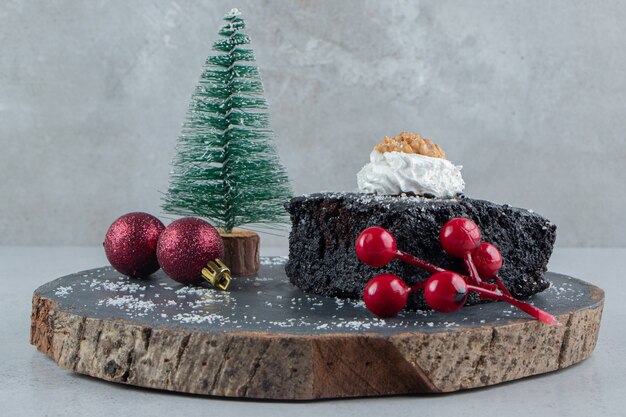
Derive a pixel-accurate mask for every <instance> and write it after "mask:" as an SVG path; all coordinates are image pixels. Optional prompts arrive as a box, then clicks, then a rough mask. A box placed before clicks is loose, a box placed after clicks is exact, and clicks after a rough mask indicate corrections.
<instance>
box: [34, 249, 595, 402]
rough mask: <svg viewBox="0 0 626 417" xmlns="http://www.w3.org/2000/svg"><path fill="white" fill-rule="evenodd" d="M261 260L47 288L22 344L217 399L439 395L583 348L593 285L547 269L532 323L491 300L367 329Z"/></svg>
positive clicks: (548, 363) (355, 308)
mask: <svg viewBox="0 0 626 417" xmlns="http://www.w3.org/2000/svg"><path fill="white" fill-rule="evenodd" d="M284 262H285V259H284V258H263V259H262V262H261V263H262V266H261V269H260V271H259V273H258V275H257V276H254V277H249V278H234V280H233V282H232V284H231V288H232V291H230V292H222V291H218V290H214V289H211V288H208V287H185V286H182V285H179V284H177V283H176V282H174V281H172V280H170V279H168V278H167V277H166V276H165V275H164V274H163V273H162V272H161V271H159V272H157V273H156V274H154V275H153V276H152V277H150V278H149V279H132V278H127V277H124V276H121V275H120V274H118V273H117V272H115V271H114V270H112V269H111V268H110V267H105V268H100V269H94V270H89V271H85V272H80V273H77V274H73V275H69V276H66V277H63V278H59V279H57V280H54V281H52V282H49V283H48V284H45V285H43V286H41V287H40V288H38V289H37V290H36V291H35V293H34V295H33V310H32V320H31V339H30V340H31V343H32V344H33V345H35V346H36V347H37V349H39V350H40V351H41V352H43V353H45V354H47V355H49V356H50V357H51V358H52V359H53V360H54V361H55V362H56V363H57V364H58V365H59V366H60V367H61V368H64V369H68V370H72V371H75V372H79V373H82V374H87V375H91V376H94V377H97V378H102V379H105V380H107V381H115V382H120V383H125V384H131V385H137V386H142V387H150V388H158V389H164V390H171V391H178V392H186V393H194V394H203V395H215V396H228V397H246V398H266V399H282V400H286V399H288V400H308V399H317V398H338V397H359V396H380V395H394V394H407V393H440V392H450V391H457V390H462V389H467V388H474V387H482V386H486V385H493V384H498V383H500V382H504V381H510V380H514V379H518V378H523V377H526V376H529V375H536V374H540V373H544V372H550V371H554V370H557V369H561V368H566V367H568V366H570V365H572V364H574V363H577V362H579V361H581V360H583V359H585V358H587V357H588V356H589V355H590V354H591V352H592V351H593V349H594V347H595V344H596V340H597V337H598V331H599V326H600V318H601V314H602V308H603V304H604V293H603V291H602V290H601V289H599V288H597V287H594V286H592V285H590V284H587V283H585V282H583V281H580V280H578V279H575V278H571V277H567V276H564V275H559V274H554V273H548V275H547V278H548V279H549V280H550V281H551V282H552V286H551V287H550V288H549V289H548V290H546V291H545V292H543V293H542V294H538V295H537V296H535V297H534V298H533V299H532V301H533V302H534V303H535V304H536V305H537V306H539V307H541V308H544V309H546V310H547V311H549V312H551V313H553V314H554V315H555V316H557V317H558V320H559V321H560V322H561V323H562V324H563V325H562V326H560V327H550V326H546V325H544V324H542V323H540V322H538V321H536V320H533V319H531V318H529V317H527V316H526V315H524V314H523V313H521V312H520V311H518V310H516V309H515V308H513V307H511V306H509V305H508V304H504V303H489V304H484V305H478V306H472V307H465V308H463V309H461V310H460V311H458V312H456V313H452V314H447V315H444V314H440V313H434V312H403V313H402V314H401V315H400V316H398V317H395V318H392V319H386V320H381V319H378V318H376V317H374V316H372V315H371V314H370V313H369V312H368V311H367V309H366V308H365V306H364V305H363V303H362V302H356V301H350V300H341V299H336V298H324V297H320V296H315V295H308V294H305V293H303V292H301V291H300V290H298V289H297V288H295V287H293V286H292V285H291V284H290V283H289V282H288V280H287V278H286V276H285V274H284V267H283V264H284Z"/></svg>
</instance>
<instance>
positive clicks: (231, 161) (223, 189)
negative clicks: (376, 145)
mask: <svg viewBox="0 0 626 417" xmlns="http://www.w3.org/2000/svg"><path fill="white" fill-rule="evenodd" d="M224 20H225V21H226V22H227V23H226V24H225V25H224V26H223V27H222V28H221V30H220V31H219V34H220V35H221V36H222V37H223V38H222V39H219V40H218V41H217V42H215V43H214V44H213V50H214V51H216V52H217V53H218V54H216V55H213V56H209V57H208V58H207V60H206V63H205V68H204V71H203V72H202V75H201V78H200V83H199V84H198V86H197V87H196V89H195V92H194V93H193V95H192V99H191V103H190V105H189V109H188V111H187V117H186V120H185V122H184V124H183V128H182V132H181V134H180V136H179V138H178V142H177V145H176V156H175V157H174V160H173V162H172V165H173V170H172V173H171V175H170V185H169V189H168V191H167V193H166V194H165V197H164V201H163V205H162V207H163V210H165V211H166V212H168V213H171V214H177V215H185V216H189V215H191V216H199V217H204V218H207V219H209V220H211V221H212V222H213V223H214V224H215V225H216V226H219V227H222V228H223V229H224V231H225V232H226V233H230V232H231V231H232V229H233V228H235V227H237V226H241V225H244V224H253V223H255V224H259V223H283V222H285V221H286V214H285V210H284V208H283V203H284V202H285V201H286V200H287V199H289V198H290V197H291V195H292V192H291V188H290V185H289V179H288V177H287V173H286V171H285V168H284V167H283V166H282V165H281V163H280V160H279V158H278V155H277V152H276V149H275V147H274V145H273V142H272V136H273V132H272V130H271V128H270V123H269V117H268V113H267V109H268V106H267V102H266V101H265V99H264V98H263V84H262V82H261V76H260V74H259V70H258V69H257V68H256V67H255V66H253V65H251V63H252V62H253V61H254V54H253V51H252V49H250V48H248V47H246V45H248V44H249V43H250V38H249V37H248V35H245V34H244V33H241V32H240V31H241V30H242V29H244V28H245V22H244V20H243V19H242V18H241V17H240V12H239V11H238V10H237V9H233V10H231V11H230V12H229V13H228V14H227V15H226V16H224Z"/></svg>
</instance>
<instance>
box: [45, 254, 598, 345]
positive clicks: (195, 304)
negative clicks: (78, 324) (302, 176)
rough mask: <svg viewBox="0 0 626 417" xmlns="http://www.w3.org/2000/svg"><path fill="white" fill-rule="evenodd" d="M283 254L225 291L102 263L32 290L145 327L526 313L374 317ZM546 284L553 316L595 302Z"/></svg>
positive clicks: (502, 317) (312, 330)
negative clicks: (316, 287)
mask: <svg viewBox="0 0 626 417" xmlns="http://www.w3.org/2000/svg"><path fill="white" fill-rule="evenodd" d="M285 261H286V259H285V258H263V259H262V266H261V270H260V271H259V274H258V275H257V276H254V277H249V278H234V280H233V283H232V284H231V285H232V290H231V291H230V292H224V291H220V290H215V289H212V288H210V287H208V286H183V285H181V284H178V283H176V282H175V281H172V280H170V279H169V278H167V276H165V275H164V274H163V272H162V271H158V272H157V273H155V274H154V275H152V276H151V277H149V278H146V279H137V278H128V277H125V276H122V275H120V274H119V273H118V272H116V271H115V270H113V269H112V268H110V267H103V268H99V269H92V270H89V271H84V272H79V273H76V274H73V275H68V276H65V277H62V278H59V279H56V280H54V281H51V282H49V283H47V284H45V285H43V286H41V287H40V288H38V289H37V290H36V291H35V293H36V294H39V295H41V296H43V297H45V298H48V299H51V300H53V301H56V302H58V303H59V307H57V308H61V309H68V310H70V311H72V312H74V313H75V314H78V315H83V316H87V317H92V318H99V319H111V320H126V321H130V322H133V323H137V324H139V325H147V326H150V327H183V328H189V329H196V330H202V331H205V332H236V331H250V332H270V333H283V334H296V335H308V334H319V333H363V332H372V333H378V334H383V335H390V334H397V333H401V332H405V331H420V332H440V331H446V330H448V329H458V328H472V327H482V326H485V325H499V324H506V323H507V322H509V321H510V320H514V319H520V318H523V319H527V320H532V318H529V317H528V316H527V315H525V314H524V313H522V312H520V311H519V310H517V309H516V308H514V307H512V306H510V305H508V304H505V303H489V304H482V305H476V306H470V307H464V308H463V309H461V310H460V311H457V312H455V313H452V314H441V313H435V312H433V311H404V312H402V313H401V314H400V315H399V316H397V317H394V318H391V319H385V320H382V319H379V318H376V317H375V316H373V315H372V314H371V313H370V312H369V311H367V309H366V308H365V306H364V304H363V302H361V301H351V300H347V299H338V298H328V297H322V296H318V295H312V294H305V293H303V292H302V291H301V290H299V289H298V288H296V287H294V286H293V285H291V284H290V283H289V281H288V279H287V277H286V275H285V272H284V262H285ZM547 278H548V279H549V280H550V281H551V282H552V285H551V286H550V288H548V289H547V290H546V291H544V292H543V293H541V294H538V295H536V296H534V297H533V298H532V302H533V303H534V304H535V305H537V306H538V307H540V308H543V309H545V310H547V311H549V312H551V313H553V314H555V315H558V314H562V313H565V312H570V311H574V310H577V309H583V308H587V307H591V306H595V305H597V303H598V300H597V299H595V298H594V296H593V294H594V289H595V287H593V286H592V285H589V284H587V283H585V282H583V281H580V280H577V279H575V278H570V277H567V276H564V275H559V274H554V273H548V274H547Z"/></svg>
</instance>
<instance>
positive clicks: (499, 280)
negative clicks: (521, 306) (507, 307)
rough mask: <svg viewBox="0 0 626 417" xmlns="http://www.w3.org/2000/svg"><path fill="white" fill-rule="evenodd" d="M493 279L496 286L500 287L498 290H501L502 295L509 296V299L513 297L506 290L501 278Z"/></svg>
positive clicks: (495, 276) (494, 277)
mask: <svg viewBox="0 0 626 417" xmlns="http://www.w3.org/2000/svg"><path fill="white" fill-rule="evenodd" d="M493 279H494V281H496V285H497V286H498V288H500V291H502V293H503V294H504V295H508V296H509V297H513V296H512V295H511V293H510V292H509V290H507V289H506V287H505V286H504V283H503V282H502V280H501V279H500V277H499V276H497V275H494V276H493Z"/></svg>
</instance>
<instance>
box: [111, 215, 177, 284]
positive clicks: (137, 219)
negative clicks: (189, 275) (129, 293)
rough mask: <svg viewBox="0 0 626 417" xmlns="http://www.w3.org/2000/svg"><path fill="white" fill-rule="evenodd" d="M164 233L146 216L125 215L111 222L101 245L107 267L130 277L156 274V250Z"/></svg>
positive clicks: (157, 221)
mask: <svg viewBox="0 0 626 417" xmlns="http://www.w3.org/2000/svg"><path fill="white" fill-rule="evenodd" d="M164 229H165V226H164V225H163V223H161V221H160V220H159V219H157V218H156V217H154V216H152V215H151V214H148V213H142V212H134V213H128V214H124V215H123V216H121V217H120V218H118V219H117V220H115V221H114V222H113V224H111V226H110V227H109V230H108V231H107V234H106V236H105V238H104V243H103V244H102V245H103V246H104V252H105V253H106V256H107V259H108V260H109V262H110V263H111V266H112V267H113V268H115V269H116V270H117V271H119V272H120V273H122V274H124V275H128V276H130V277H145V276H148V275H150V274H152V273H154V272H156V271H158V269H159V263H158V262H157V257H156V248H157V242H158V240H159V236H160V235H161V232H163V230H164Z"/></svg>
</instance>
